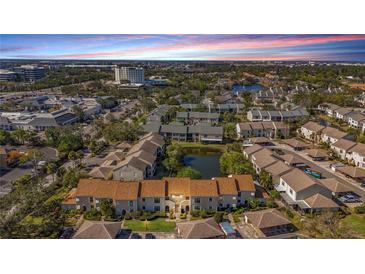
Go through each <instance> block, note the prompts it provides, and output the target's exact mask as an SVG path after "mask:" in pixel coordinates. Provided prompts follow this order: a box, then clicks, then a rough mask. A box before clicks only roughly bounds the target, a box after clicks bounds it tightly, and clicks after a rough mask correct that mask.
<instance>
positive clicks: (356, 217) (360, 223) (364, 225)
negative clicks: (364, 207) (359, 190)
mask: <svg viewBox="0 0 365 274" xmlns="http://www.w3.org/2000/svg"><path fill="white" fill-rule="evenodd" d="M342 225H344V226H345V227H349V228H352V229H353V230H354V231H355V232H357V233H359V234H360V235H361V236H363V237H365V215H360V214H351V215H348V216H346V218H345V219H344V220H343V221H342Z"/></svg>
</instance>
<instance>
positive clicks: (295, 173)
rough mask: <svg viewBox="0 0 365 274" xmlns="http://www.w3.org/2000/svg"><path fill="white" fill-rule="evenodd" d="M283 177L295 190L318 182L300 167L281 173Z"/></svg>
mask: <svg viewBox="0 0 365 274" xmlns="http://www.w3.org/2000/svg"><path fill="white" fill-rule="evenodd" d="M281 178H282V179H283V180H284V181H285V182H286V183H287V184H288V185H289V186H290V187H291V188H292V189H293V190H294V191H295V192H299V191H301V190H304V189H306V188H308V187H311V186H313V185H315V184H317V181H315V179H314V178H313V179H312V178H311V177H309V176H308V175H307V174H305V173H304V172H303V171H301V170H300V169H297V168H294V169H292V170H291V171H289V172H288V173H285V174H284V175H281Z"/></svg>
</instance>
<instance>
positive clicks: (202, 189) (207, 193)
mask: <svg viewBox="0 0 365 274" xmlns="http://www.w3.org/2000/svg"><path fill="white" fill-rule="evenodd" d="M190 195H191V196H192V197H218V188H217V181H216V180H190Z"/></svg>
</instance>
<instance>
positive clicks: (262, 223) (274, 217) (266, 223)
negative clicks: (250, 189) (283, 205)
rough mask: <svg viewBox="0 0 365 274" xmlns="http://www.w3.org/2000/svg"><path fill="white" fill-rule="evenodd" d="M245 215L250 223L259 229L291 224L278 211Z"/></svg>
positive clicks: (262, 211) (270, 210)
mask: <svg viewBox="0 0 365 274" xmlns="http://www.w3.org/2000/svg"><path fill="white" fill-rule="evenodd" d="M244 214H245V216H246V217H247V219H248V220H249V222H250V223H251V224H252V225H253V226H255V227H257V228H259V229H264V228H271V227H275V226H282V225H288V224H291V223H290V221H289V220H288V219H286V218H284V216H282V215H281V213H280V212H279V211H278V210H276V209H265V210H259V211H253V212H246V213H244Z"/></svg>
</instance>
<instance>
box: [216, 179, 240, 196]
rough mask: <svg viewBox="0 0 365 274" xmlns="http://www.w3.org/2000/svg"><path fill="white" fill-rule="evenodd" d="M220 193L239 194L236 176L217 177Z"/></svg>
mask: <svg viewBox="0 0 365 274" xmlns="http://www.w3.org/2000/svg"><path fill="white" fill-rule="evenodd" d="M213 179H215V180H216V181H217V183H218V193H219V195H237V194H238V191H237V182H236V180H235V179H234V178H229V177H216V178H213Z"/></svg>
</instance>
